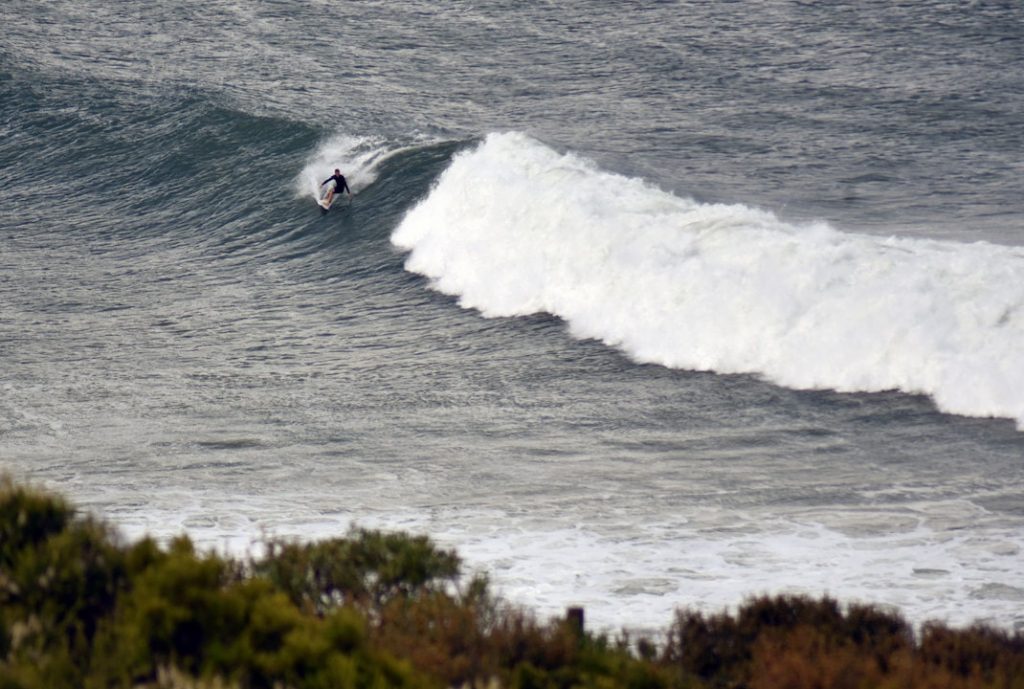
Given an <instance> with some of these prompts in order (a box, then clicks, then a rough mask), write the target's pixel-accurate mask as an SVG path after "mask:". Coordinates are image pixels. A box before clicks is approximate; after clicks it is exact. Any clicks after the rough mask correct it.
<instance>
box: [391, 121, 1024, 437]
mask: <svg viewBox="0 0 1024 689" xmlns="http://www.w3.org/2000/svg"><path fill="white" fill-rule="evenodd" d="M392 242H393V243H394V244H395V245H396V246H398V247H400V248H402V249H405V250H408V251H409V252H410V253H409V256H408V259H407V261H406V269H407V270H409V271H412V272H415V273H419V274H422V275H424V276H427V277H429V278H431V281H432V283H431V284H432V286H433V287H434V288H435V289H437V290H439V291H441V292H444V293H447V294H451V295H455V296H458V298H459V303H460V305H462V306H463V307H466V308H473V309H477V310H479V311H480V312H481V313H482V314H483V315H485V316H488V317H495V316H518V315H526V314H530V313H536V312H542V311H543V312H547V313H550V314H553V315H556V316H558V317H560V318H562V319H564V320H565V321H566V322H567V323H568V325H569V328H570V331H571V333H572V334H573V335H574V336H575V337H579V338H595V339H599V340H601V341H603V342H605V343H607V344H609V345H611V346H614V347H617V348H619V349H621V350H622V351H624V352H625V353H627V354H628V355H629V356H630V357H631V358H632V359H634V360H635V361H637V362H643V363H656V364H661V365H664V366H668V367H673V368H683V369H693V370H709V371H717V372H720V373H754V374H760V375H762V376H764V377H766V378H768V379H769V380H772V381H773V382H775V383H778V384H780V385H784V386H787V387H792V388H800V389H809V388H831V389H835V390H838V391H843V392H854V391H865V392H872V391H881V390H891V389H898V390H902V391H905V392H910V393H924V394H927V395H930V396H931V397H932V398H933V399H934V400H935V402H936V404H937V405H938V406H939V407H940V408H941V409H943V410H944V411H947V412H952V413H956V414H963V415H972V416H1000V417H1009V418H1013V419H1015V420H1016V422H1017V424H1018V427H1019V428H1024V357H1022V356H1021V345H1020V343H1021V342H1024V251H1022V250H1021V249H1020V248H1017V247H1007V246H997V245H991V244H985V243H976V244H960V243H954V242H943V241H936V240H925V239H916V238H895V237H892V238H883V237H875V236H868V235H858V234H851V233H844V232H839V231H837V230H835V229H833V228H831V227H830V226H828V225H826V224H824V223H817V224H808V225H794V224H790V223H787V222H784V221H783V220H781V219H780V218H778V217H777V216H775V215H773V214H772V213H769V212H765V211H762V210H757V209H754V208H749V207H746V206H743V205H723V204H705V203H698V202H696V201H693V200H691V199H686V198H680V197H678V196H675V195H672V194H669V193H667V192H664V191H662V190H659V189H657V188H655V187H653V186H651V185H649V184H647V183H645V182H644V181H642V180H639V179H634V178H627V177H623V176H620V175H615V174H612V173H609V172H606V171H602V170H600V169H598V168H597V167H596V166H594V165H593V164H592V163H590V162H589V161H587V160H585V159H582V158H580V157H578V156H575V155H572V154H559V153H557V152H556V151H553V150H551V149H550V148H548V147H546V146H544V145H543V144H541V143H539V142H536V141H534V140H532V139H530V138H529V137H527V136H525V135H522V134H518V133H504V134H492V135H489V136H488V137H487V138H486V139H485V140H484V141H483V142H482V143H481V144H480V145H479V146H478V147H477V148H475V149H473V150H470V151H466V152H464V153H461V154H459V155H458V156H456V157H455V158H454V159H453V161H452V163H451V165H450V166H449V167H448V169H447V170H446V171H445V172H444V174H443V175H442V176H441V177H440V178H439V180H438V182H437V184H436V186H435V188H434V189H433V190H432V192H431V193H430V195H429V196H428V197H427V198H426V199H424V200H423V201H422V202H421V203H419V204H418V205H417V206H416V207H414V208H413V209H411V210H410V211H409V213H408V214H407V215H406V216H405V218H404V219H403V221H402V223H401V224H400V226H399V227H398V228H397V229H396V231H395V232H394V234H393V235H392Z"/></svg>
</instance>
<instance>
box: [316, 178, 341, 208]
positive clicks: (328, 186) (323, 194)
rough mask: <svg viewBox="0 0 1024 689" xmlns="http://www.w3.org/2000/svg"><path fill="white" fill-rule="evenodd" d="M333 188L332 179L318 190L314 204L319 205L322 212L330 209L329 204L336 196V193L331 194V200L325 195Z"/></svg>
mask: <svg viewBox="0 0 1024 689" xmlns="http://www.w3.org/2000/svg"><path fill="white" fill-rule="evenodd" d="M332 189H334V180H333V179H332V180H331V181H329V182H328V183H327V184H325V185H324V188H323V191H321V192H320V198H318V199H317V200H316V205H318V206H320V210H321V211H322V212H324V213H326V212H327V211H329V210H331V205H332V204H333V203H334V199H335V198H337V194H335V195H334V196H331V200H330V201H328V200H327V196H328V195H329V194H330V193H331V190H332Z"/></svg>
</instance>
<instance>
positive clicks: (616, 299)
mask: <svg viewBox="0 0 1024 689" xmlns="http://www.w3.org/2000/svg"><path fill="white" fill-rule="evenodd" d="M1022 20H1024V9H1022V6H1021V5H1020V4H1019V3H1016V2H1005V3H998V2H974V3H946V2H925V1H922V2H914V3H904V4H902V5H900V6H897V7H892V6H891V5H890V4H888V3H850V4H843V3H828V4H803V3H795V2H759V3H754V2H733V3H708V4H705V3H685V2H680V3H668V2H663V3H655V2H648V3H636V4H631V5H623V4H621V3H599V2H594V3H587V6H586V7H575V6H572V7H566V6H562V5H558V4H544V5H535V6H534V5H521V4H518V3H502V2H488V3H474V4H473V5H472V6H470V5H468V4H462V3H452V4H446V5H440V6H438V5H436V4H434V3H426V2H401V3H397V2H360V3H326V4H323V5H314V6H310V5H307V4H303V3H291V2H267V1H264V2H257V3H246V4H236V3H230V2H209V3H203V4H202V6H195V5H193V4H191V3H178V2H169V3H162V4H159V5H151V4H143V3H133V2H127V3H118V4H116V5H110V4H107V3H102V2H93V1H91V0H90V1H85V2H70V1H68V2H64V1H59V0H58V1H56V2H52V3H46V4H39V3H31V2H21V1H20V0H14V1H13V2H7V3H5V4H4V5H3V7H0V24H2V25H3V26H4V27H5V28H4V31H3V32H2V33H0V209H2V212H0V468H2V469H4V470H6V471H9V472H12V473H13V474H14V475H15V476H17V477H19V478H24V479H28V480H32V481H37V482H41V483H44V484H46V485H50V486H53V487H55V488H58V489H59V490H62V491H64V492H65V493H67V494H68V495H69V496H70V497H72V498H73V499H74V500H76V501H77V502H78V503H80V504H83V505H85V506H87V507H88V508H90V509H93V510H95V511H96V512H97V513H99V514H102V515H103V516H105V517H107V518H109V519H110V520H111V521H113V522H114V523H115V524H117V525H118V526H120V527H121V528H122V529H124V530H125V531H126V532H127V533H129V534H131V535H135V534H138V533H142V532H144V531H149V532H151V533H155V534H157V535H159V536H167V535H170V534H173V533H176V532H178V531H180V530H187V531H188V532H189V533H190V534H192V535H193V537H195V538H196V539H197V540H198V541H200V542H201V543H203V544H204V545H208V546H214V547H218V548H221V547H224V548H228V549H231V550H232V551H240V550H244V549H245V548H247V547H250V544H251V543H252V542H253V541H254V540H256V539H258V538H259V535H260V533H261V532H263V531H270V532H274V533H282V534H297V535H302V536H305V537H313V536H318V535H320V536H322V535H326V534H329V533H336V532H337V531H339V530H344V529H345V528H347V526H348V524H349V523H350V522H358V523H360V524H365V525H374V526H375V525H379V526H387V527H399V528H408V529H413V530H417V531H427V532H429V533H431V534H433V535H435V536H436V537H438V538H439V539H441V540H442V541H443V542H444V543H446V544H449V545H454V546H457V547H459V549H460V550H461V552H463V553H464V554H465V555H466V556H467V558H468V559H469V560H470V561H471V562H472V563H473V564H474V566H480V567H483V568H487V569H488V570H490V571H491V572H492V574H493V577H494V579H495V581H496V582H497V583H498V584H499V585H500V586H501V587H502V588H503V590H504V591H506V593H507V594H508V595H509V596H510V597H511V598H513V599H514V600H517V601H521V602H525V603H528V604H530V605H534V606H537V607H538V609H540V610H542V611H545V612H549V611H550V612H555V611H558V610H560V609H561V608H562V607H564V606H565V605H569V604H578V603H581V604H584V605H586V606H587V607H588V614H589V615H590V616H591V618H592V619H594V620H595V621H596V622H597V623H598V624H605V625H610V626H613V627H617V626H620V625H630V626H663V625H666V624H667V623H668V621H669V619H670V612H671V610H672V609H673V607H675V606H677V605H691V606H698V607H704V608H708V609H714V608H718V607H720V606H722V605H731V604H735V603H736V602H738V601H739V600H741V598H742V597H743V596H745V595H748V594H751V593H758V592H764V591H770V592H776V591H790V590H798V591H805V592H810V593H820V592H829V593H831V594H833V595H837V596H839V597H840V598H843V599H852V598H857V599H864V600H871V601H876V602H882V603H888V604H892V605H895V606H897V607H899V608H901V609H902V610H903V611H904V612H905V613H907V614H908V615H909V616H910V617H911V618H912V619H914V620H916V621H920V620H924V619H927V618H942V619H946V620H949V621H952V622H954V623H966V622H969V621H971V620H973V619H976V618H978V619H985V620H987V621H989V622H993V623H995V624H999V625H1003V626H1007V627H1013V626H1020V625H1021V624H1024V590H1022V589H1021V587H1020V585H1019V573H1020V572H1021V571H1022V570H1024V500H1022V499H1021V497H1020V496H1021V494H1022V488H1024V435H1022V434H1021V433H1020V431H1019V427H1020V424H1021V423H1024V357H1022V351H1021V345H1020V343H1021V342H1022V341H1024V340H1022V339H1021V337H1022V335H1024V249H1022V248H1021V247H1022V245H1024V220H1022V219H1024V193H1022V192H1024V189H1022V183H1021V179H1022V172H1024V165H1022V161H1024V95H1022V94H1024V28H1022V27H1024V21H1022ZM335 167H341V168H342V170H343V172H344V173H345V174H346V176H347V177H348V179H349V183H350V185H351V186H352V188H353V191H354V192H355V195H354V198H353V199H352V202H351V204H350V205H343V206H336V207H335V209H334V210H332V211H331V212H330V213H328V214H327V215H321V214H320V213H319V212H318V210H317V208H316V206H315V205H314V203H313V199H314V197H315V194H316V193H317V182H319V181H320V180H322V179H324V178H326V177H327V176H328V175H329V174H330V172H331V171H332V170H333V169H334V168H335Z"/></svg>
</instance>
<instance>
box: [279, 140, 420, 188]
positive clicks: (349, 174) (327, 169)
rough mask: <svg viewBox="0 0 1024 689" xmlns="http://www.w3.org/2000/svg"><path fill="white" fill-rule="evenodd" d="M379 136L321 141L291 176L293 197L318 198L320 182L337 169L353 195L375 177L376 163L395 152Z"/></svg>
mask: <svg viewBox="0 0 1024 689" xmlns="http://www.w3.org/2000/svg"><path fill="white" fill-rule="evenodd" d="M402 150H406V149H405V148H399V147H396V146H394V145H389V144H388V143H387V142H385V141H384V140H383V139H377V138H370V137H359V136H348V135H338V136H334V137H331V138H330V139H327V140H325V141H323V142H322V143H321V144H320V145H319V146H318V147H317V150H316V151H315V152H314V153H313V154H312V155H311V156H310V157H309V159H308V160H307V162H306V166H305V167H304V168H303V169H302V172H300V173H299V174H298V176H297V177H296V179H295V194H296V196H300V197H302V196H312V197H313V198H314V199H319V198H320V184H321V183H322V182H323V181H324V179H326V178H327V177H330V176H331V175H332V174H334V170H335V168H337V169H339V170H341V174H343V175H345V181H346V182H348V186H349V189H351V190H352V193H353V194H356V193H358V192H359V191H360V190H362V189H365V188H366V187H368V186H369V185H371V184H373V182H375V181H376V180H377V174H378V169H379V167H380V164H381V163H383V162H384V161H385V160H387V159H388V158H390V157H391V156H393V155H395V154H396V153H398V152H399V151H402Z"/></svg>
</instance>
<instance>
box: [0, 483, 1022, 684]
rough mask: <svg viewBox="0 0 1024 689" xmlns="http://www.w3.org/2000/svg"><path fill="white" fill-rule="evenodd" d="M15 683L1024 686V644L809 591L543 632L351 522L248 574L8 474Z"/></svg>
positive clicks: (449, 569) (6, 596) (5, 515)
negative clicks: (343, 530) (638, 633)
mask: <svg viewBox="0 0 1024 689" xmlns="http://www.w3.org/2000/svg"><path fill="white" fill-rule="evenodd" d="M0 539H2V540H0V689H43V688H45V689H64V688H67V689H72V688H74V689H79V688H85V689H100V688H108V687H109V688H117V687H124V688H126V689H127V688H131V689H276V688H277V687H281V688H284V687H287V688H289V689H327V688H329V687H330V688H337V687H341V688H352V689H364V688H365V689H370V688H376V687H396V688H403V687H410V688H417V689H418V688H420V687H422V688H424V689H426V688H430V689H440V688H441V687H467V688H470V687H486V688H487V689H503V688H506V687H507V688H518V689H534V688H535V689H571V688H574V687H592V688H594V689H615V688H618V687H626V688H628V689H701V688H704V687H730V688H732V687H735V688H736V689H739V688H740V687H743V688H745V689H762V688H763V689H769V688H771V689H779V688H782V689H787V688H788V689H804V688H806V689H812V688H816V689H826V688H835V689H845V688H850V689H853V688H855V687H856V688H859V687H900V688H903V687H907V688H914V687H929V688H932V689H946V688H948V689H1024V637H1021V635H1020V634H1013V635H1011V634H1009V633H1007V632H1003V631H999V630H993V629H990V628H987V627H973V628H970V629H967V630H952V629H948V628H946V627H944V626H942V625H938V624H930V625H926V626H925V627H924V628H923V630H922V632H921V638H920V641H916V640H915V638H914V635H913V633H912V630H911V628H910V626H909V625H908V624H907V623H906V622H905V621H904V620H903V619H902V618H900V617H899V616H898V615H895V614H893V613H891V612H887V611H884V610H881V609H878V608H875V607H871V606H866V605H851V606H848V607H846V608H845V609H844V608H843V607H841V606H840V605H839V604H838V603H837V602H836V601H834V600H832V599H829V598H823V599H820V600H815V599H811V598H806V597H800V596H775V597H762V598H757V599H753V600H751V601H748V602H747V603H746V604H744V605H743V606H741V607H740V609H739V610H738V611H737V612H736V614H725V613H721V614H717V615H704V614H701V613H697V612H693V611H686V610H682V611H679V612H678V613H677V615H676V619H675V622H674V624H673V625H672V626H671V627H670V629H669V631H668V634H667V636H666V642H665V643H664V644H663V645H662V646H661V647H660V648H659V647H658V646H657V645H655V644H654V643H652V642H650V641H648V640H645V639H642V640H641V641H640V643H638V644H636V645H635V646H636V649H635V650H634V645H633V644H631V643H630V642H629V639H628V637H626V636H622V637H620V638H619V639H618V641H617V642H616V643H609V642H608V640H607V639H606V638H605V637H603V636H593V635H590V634H586V633H584V631H583V630H582V629H581V628H580V627H579V626H578V625H575V626H574V625H573V624H570V623H568V622H567V621H562V620H554V621H548V622H540V621H538V620H537V619H536V618H535V617H534V616H533V615H532V614H530V612H529V611H527V610H524V609H522V608H517V607H513V606H510V605H508V604H505V603H503V602H502V601H501V600H500V599H498V598H497V597H495V596H494V595H492V593H491V592H490V590H489V587H488V583H487V580H486V579H485V578H483V577H480V576H477V577H474V578H471V579H470V580H469V581H468V582H465V583H463V582H462V581H461V576H460V561H459V558H458V557H457V555H456V554H455V553H454V552H451V551H446V550H442V549H439V548H437V547H436V546H435V545H434V544H433V543H432V542H431V541H430V540H429V539H427V538H425V537H422V536H410V535H408V534H402V533H395V534H387V533H382V532H378V531H365V530H353V531H351V532H350V533H349V534H348V535H347V536H346V537H343V538H337V539H330V540H327V541H323V542H320V543H312V544H298V543H288V542H280V541H276V542H272V543H270V544H268V548H267V554H266V556H265V557H263V558H260V559H258V560H255V561H249V562H247V563H239V562H236V561H234V560H231V559H226V558H220V557H217V556H216V555H213V554H202V553H197V552H196V551H195V548H194V547H193V545H192V543H191V542H190V541H189V539H188V538H185V537H181V538H178V539H175V540H174V541H172V542H171V543H170V544H169V545H168V546H167V547H161V546H160V545H158V544H157V543H156V542H155V541H153V540H152V539H142V540H140V541H138V542H136V543H134V544H130V545H124V544H121V543H119V542H118V540H117V539H116V538H115V537H114V535H113V534H112V533H111V532H110V530H109V529H108V528H107V527H106V526H104V525H103V524H102V523H100V522H97V521H96V520H93V519H90V518H88V517H82V516H79V515H77V514H76V513H75V511H74V509H73V508H72V507H70V506H69V505H68V504H67V503H65V502H64V501H63V500H61V499H60V498H56V497H52V496H48V495H46V494H44V493H40V492H38V491H34V490H31V489H27V488H24V487H19V486H16V485H14V484H13V483H12V482H11V481H9V480H6V479H2V480H0Z"/></svg>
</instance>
